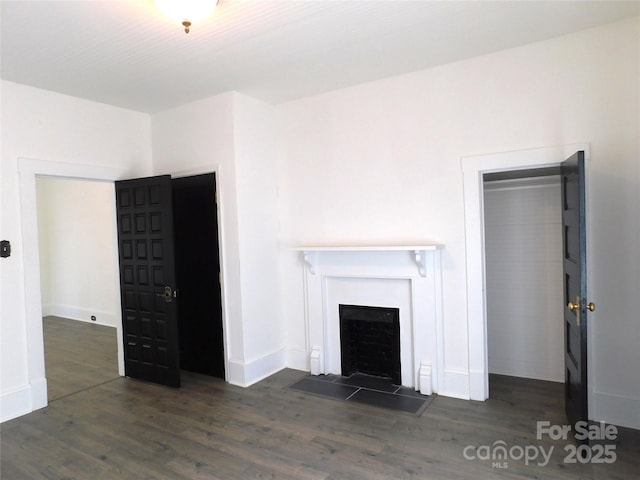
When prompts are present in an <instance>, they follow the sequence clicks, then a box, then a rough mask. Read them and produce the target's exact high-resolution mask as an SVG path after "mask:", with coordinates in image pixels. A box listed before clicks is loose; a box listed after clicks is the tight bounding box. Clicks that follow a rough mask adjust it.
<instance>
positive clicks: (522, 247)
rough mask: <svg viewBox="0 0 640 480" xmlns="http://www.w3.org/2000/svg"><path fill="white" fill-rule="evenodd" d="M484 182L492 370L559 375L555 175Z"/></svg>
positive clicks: (558, 233) (558, 217)
mask: <svg viewBox="0 0 640 480" xmlns="http://www.w3.org/2000/svg"><path fill="white" fill-rule="evenodd" d="M548 183H549V182H548V180H546V179H544V180H540V179H538V180H534V181H533V182H527V186H524V187H523V186H520V187H517V186H516V187H514V186H513V185H514V182H494V183H485V193H484V202H485V203H484V209H485V210H484V218H485V262H486V295H487V330H488V339H489V340H488V357H489V372H490V373H498V374H502V375H512V376H516V377H525V378H536V379H540V380H550V381H555V382H562V381H564V369H563V362H564V358H563V338H564V337H563V335H564V333H563V330H562V327H563V320H562V312H563V310H562V305H563V297H562V213H561V208H560V207H561V205H560V202H561V198H560V181H559V178H558V177H555V182H554V184H548Z"/></svg>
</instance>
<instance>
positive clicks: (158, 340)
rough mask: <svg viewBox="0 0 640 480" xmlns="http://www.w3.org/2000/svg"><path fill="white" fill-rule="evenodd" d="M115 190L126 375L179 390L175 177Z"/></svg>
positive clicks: (132, 182) (121, 183)
mask: <svg viewBox="0 0 640 480" xmlns="http://www.w3.org/2000/svg"><path fill="white" fill-rule="evenodd" d="M115 187H116V210H117V217H118V251H119V257H120V293H121V299H122V323H123V337H124V362H125V374H126V375H127V376H129V377H132V378H138V379H140V380H146V381H149V382H154V383H160V384H163V385H169V386H173V387H179V386H180V365H179V350H178V323H177V310H176V299H175V298H174V288H175V271H174V270H175V267H174V252H173V210H172V199H171V177H170V176H169V175H165V176H160V177H151V178H140V179H133V180H124V181H119V182H116V185H115Z"/></svg>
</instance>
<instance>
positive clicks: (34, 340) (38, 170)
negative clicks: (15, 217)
mask: <svg viewBox="0 0 640 480" xmlns="http://www.w3.org/2000/svg"><path fill="white" fill-rule="evenodd" d="M125 172H126V170H125V169H123V168H114V167H105V166H97V165H84V164H75V163H62V162H49V161H45V160H34V159H29V158H18V175H19V186H20V210H21V213H22V215H21V219H22V248H23V252H24V253H23V255H22V257H23V262H24V295H25V316H26V327H27V332H26V333H27V351H28V353H27V362H28V365H27V372H28V375H29V386H30V396H31V409H30V410H31V411H33V410H37V409H39V408H43V407H46V406H47V403H48V398H47V380H46V372H45V361H44V336H43V328H42V292H41V290H40V252H39V247H38V209H37V200H36V177H37V176H48V177H61V178H69V179H80V180H91V181H103V182H115V181H116V180H121V179H123V178H124V175H125ZM113 222H114V227H115V222H116V213H115V210H114V212H113ZM113 231H114V235H117V228H114V229H113ZM113 248H114V250H115V253H116V254H115V258H116V263H117V262H118V260H117V259H118V255H117V250H118V239H117V237H114V239H113ZM119 270H120V267H119V265H117V264H116V271H119ZM116 280H117V283H118V284H117V290H116V291H120V283H119V278H118V279H116ZM118 299H119V297H118ZM117 315H118V322H116V331H117V337H118V372H119V373H120V375H124V352H123V344H122V318H121V317H122V316H121V310H120V305H118V312H117Z"/></svg>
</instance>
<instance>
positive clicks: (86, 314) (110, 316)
mask: <svg viewBox="0 0 640 480" xmlns="http://www.w3.org/2000/svg"><path fill="white" fill-rule="evenodd" d="M50 315H53V316H56V317H63V318H68V319H70V320H78V321H80V322H87V323H93V324H97V325H104V326H106V327H117V326H118V324H119V323H120V314H119V313H115V312H107V311H105V310H96V309H88V308H83V307H77V306H74V305H61V304H55V303H48V304H46V305H42V316H43V317H46V316H50ZM92 315H94V316H95V317H96V321H95V322H94V321H93V320H91V316H92Z"/></svg>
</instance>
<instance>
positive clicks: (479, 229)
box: [460, 143, 591, 401]
mask: <svg viewBox="0 0 640 480" xmlns="http://www.w3.org/2000/svg"><path fill="white" fill-rule="evenodd" d="M578 150H583V151H584V152H585V160H586V161H588V160H589V158H590V154H589V144H587V143H577V144H570V145H560V146H555V147H545V148H536V149H529V150H518V151H512V152H501V153H490V154H485V155H473V156H466V157H462V158H461V159H460V164H461V168H462V175H463V190H464V217H465V218H464V222H465V244H466V262H467V326H468V341H469V345H468V349H469V394H470V398H471V399H472V400H481V401H482V400H486V399H487V398H489V370H488V359H487V319H486V314H487V309H486V290H485V251H484V202H483V197H484V190H483V179H482V176H483V174H485V173H492V172H502V171H511V170H526V169H529V168H540V167H553V166H558V165H559V164H560V162H562V161H564V160H565V159H566V158H568V157H569V156H570V155H572V154H573V153H575V152H576V151H578ZM587 227H588V225H587ZM588 231H589V229H588V228H587V232H588ZM589 263H590V262H589V250H588V249H587V265H588V264H589ZM588 278H589V276H587V279H588ZM590 350H591V349H588V351H590ZM587 363H589V362H587ZM588 384H589V385H591V382H590V381H589V382H588Z"/></svg>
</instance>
